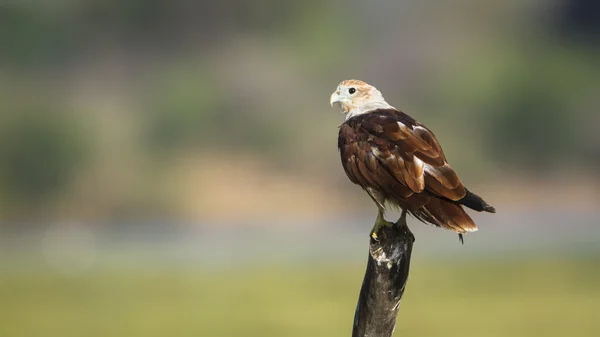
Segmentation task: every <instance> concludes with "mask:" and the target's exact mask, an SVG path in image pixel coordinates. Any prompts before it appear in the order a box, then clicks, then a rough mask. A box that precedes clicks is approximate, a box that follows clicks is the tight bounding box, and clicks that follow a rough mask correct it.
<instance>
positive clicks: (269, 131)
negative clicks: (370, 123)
mask: <svg viewBox="0 0 600 337" xmlns="http://www.w3.org/2000/svg"><path fill="white" fill-rule="evenodd" d="M467 9H468V10H467ZM598 22H600V19H599V14H598V10H597V5H594V4H593V2H590V1H583V0H562V1H556V2H539V1H522V2H509V3H493V2H489V3H486V4H479V3H476V2H474V1H470V0H462V1H458V2H455V3H453V4H452V5H449V4H446V3H444V2H437V1H430V2H427V1H426V2H419V3H418V4H415V3H412V4H411V3H409V2H396V1H379V2H377V3H375V4H367V3H361V2H357V1H354V2H351V3H346V2H343V1H321V0H311V1H304V2H285V1H283V2H282V1H275V0H261V1H235V0H227V1H219V2H218V1H209V2H205V1H203V2H189V1H169V2H167V1H158V0H152V1H142V0H135V1H100V0H88V1H47V2H43V3H37V2H33V1H22V2H17V1H11V2H9V3H7V4H4V5H0V45H1V46H2V48H1V49H0V88H2V91H3V96H2V97H3V98H2V102H0V108H1V109H2V111H1V114H0V125H1V126H2V130H3V131H2V137H1V139H2V144H1V146H0V148H1V149H2V151H1V154H0V155H1V156H2V163H1V164H0V167H1V168H2V170H1V172H0V174H1V179H2V185H3V188H2V190H1V191H0V199H1V200H4V201H5V203H4V208H5V211H4V212H3V215H2V216H3V217H6V216H8V215H10V217H16V218H21V217H25V216H27V217H35V216H36V212H28V211H27V207H28V206H29V205H30V203H31V202H35V203H40V206H42V208H44V207H43V206H44V204H45V203H48V202H50V201H52V200H54V201H57V200H62V202H56V203H54V204H52V205H50V204H48V205H46V206H47V208H48V209H54V208H56V210H57V211H58V212H57V213H61V212H60V209H59V208H60V207H64V205H65V204H69V207H68V208H69V213H72V216H74V217H77V216H78V214H77V213H78V211H77V210H78V209H84V208H88V209H89V208H94V207H96V208H97V211H96V212H94V214H96V215H95V216H98V215H99V214H103V215H104V216H105V217H107V218H112V217H115V216H117V217H118V216H119V214H122V212H124V213H127V214H131V215H132V216H136V214H137V213H138V212H141V213H145V212H146V211H150V210H149V209H147V208H145V206H143V205H147V200H145V198H147V197H148V198H150V199H151V200H154V201H153V202H151V204H152V205H154V206H153V207H152V211H156V212H158V213H164V214H171V215H173V214H177V213H178V212H179V211H180V210H179V209H178V208H177V206H176V205H177V204H181V200H182V199H184V198H190V196H184V195H182V193H181V191H178V190H177V186H186V185H189V184H190V182H181V181H178V180H180V179H182V178H180V177H181V174H179V173H178V172H179V171H178V170H180V167H178V166H177V164H175V163H179V162H181V161H182V160H183V161H186V160H187V159H189V158H192V159H193V158H195V157H201V158H203V159H202V160H200V161H199V163H200V164H199V165H204V164H207V163H210V162H211V160H212V158H214V157H210V156H206V154H207V153H209V154H212V155H217V156H218V157H219V158H220V159H219V160H223V161H226V162H228V163H230V164H231V165H232V166H234V165H235V161H236V158H237V157H239V156H240V155H243V156H244V157H250V158H256V160H257V161H260V162H262V163H263V164H264V165H266V166H269V167H273V168H274V170H277V171H280V172H284V174H289V175H290V177H294V178H290V180H294V179H297V177H300V178H302V177H305V178H308V179H314V180H315V184H320V185H322V186H328V188H331V189H339V185H338V183H337V182H339V181H341V180H340V179H341V178H343V174H342V172H341V171H340V168H339V163H338V159H336V150H335V136H336V126H337V125H338V124H339V123H340V118H341V117H340V116H339V115H338V114H337V113H336V112H334V111H332V110H331V109H330V108H329V107H328V106H327V97H328V95H329V93H330V91H331V90H332V89H333V88H334V87H335V85H336V84H337V83H338V82H339V81H340V80H342V79H346V78H361V79H364V80H366V81H368V82H371V83H373V84H375V85H377V86H378V87H379V88H380V89H381V90H382V91H383V92H384V94H385V96H386V97H387V99H388V100H389V101H390V102H391V103H392V104H393V105H395V106H397V107H399V108H401V109H403V110H405V111H406V112H407V113H409V114H411V115H412V116H414V117H416V118H417V119H418V120H420V121H422V122H424V123H425V124H426V125H428V126H430V128H432V129H433V130H434V132H435V133H436V134H437V135H438V138H440V140H441V142H442V144H444V148H445V150H446V152H447V154H448V157H449V158H450V161H451V163H452V164H453V165H454V166H455V167H456V168H457V169H458V170H459V172H461V173H462V174H464V175H467V176H469V177H472V179H474V180H477V179H480V180H486V181H489V180H490V177H493V176H495V174H496V173H502V174H501V175H503V176H506V175H515V176H521V175H528V174H530V173H534V172H535V174H536V175H540V174H549V175H559V176H561V175H562V176H570V170H572V169H577V170H578V171H581V172H588V173H587V174H592V175H593V174H594V172H597V170H598V169H599V166H598V165H599V163H600V150H599V149H600V138H599V137H598V136H597V132H595V129H594V127H592V126H593V125H596V124H597V123H598V109H597V106H598V103H599V101H598V95H597V88H598V86H599V85H600V82H599V81H598V78H600V73H599V71H598V68H597V59H598V54H599V52H600V51H599V49H598V45H599V42H600V40H599V39H600V37H599V36H600V35H598V34H597V31H598V28H597V27H598V24H597V23H598ZM594 32H596V33H594ZM40 93H43V94H44V96H48V97H52V99H51V100H48V99H41V98H39V97H40ZM32 102H35V103H36V104H35V107H34V108H33V109H34V110H36V111H37V112H36V113H35V114H31V113H28V112H24V111H27V110H29V109H30V106H31V105H32ZM55 110H57V111H69V113H68V114H66V113H55V112H54V111H55ZM82 130H85V131H82ZM41 162H43V163H44V167H43V168H42V167H41V166H40V165H39V163H41ZM540 166H543V167H544V170H543V172H540V169H539V168H540ZM82 171H83V172H82ZM177 174H179V177H177V176H176V175H177ZM340 177H341V178H340ZM332 178H335V179H332ZM115 182H126V183H125V184H122V183H119V186H120V188H115V189H111V190H110V191H107V192H106V193H104V194H103V193H98V192H97V191H95V190H94V189H97V188H98V186H108V185H110V184H113V183H115ZM76 184H79V185H77V186H75V185H76ZM81 186H84V187H85V186H87V187H85V188H87V190H83V191H81V190H78V188H80V187H81ZM139 186H144V192H140V191H139V190H136V191H131V190H130V188H136V189H138V188H139ZM342 186H347V184H344V185H342ZM223 188H224V189H235V188H236V186H228V185H227V183H226V182H223ZM197 190H198V198H203V197H204V196H208V195H209V191H208V190H206V191H205V192H203V189H202V188H199V189H197ZM74 191H77V193H75V192H74ZM73 193H75V194H73ZM78 193H80V194H78ZM203 193H204V194H203ZM289 193H293V192H292V191H290V192H289ZM82 195H86V197H82ZM99 198H100V199H102V200H103V201H102V202H100V201H99V200H98V199H99ZM140 198H141V199H140ZM142 199H143V200H142ZM83 200H89V201H87V202H89V203H90V204H88V205H84V204H78V203H83V202H84V201H83ZM165 200H170V202H166V201H165ZM102 205H113V206H111V207H108V206H102ZM117 205H119V206H117ZM116 209H119V210H118V211H117V210H116ZM138 215H140V216H143V215H144V214H138Z"/></svg>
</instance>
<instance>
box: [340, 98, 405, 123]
mask: <svg viewBox="0 0 600 337" xmlns="http://www.w3.org/2000/svg"><path fill="white" fill-rule="evenodd" d="M377 109H394V107H393V106H391V105H389V104H388V102H386V101H385V100H381V101H371V102H368V103H364V104H361V105H359V106H355V107H353V108H352V109H350V111H348V113H347V114H346V120H348V119H350V118H352V117H354V116H358V115H362V114H366V113H369V112H372V111H375V110H377Z"/></svg>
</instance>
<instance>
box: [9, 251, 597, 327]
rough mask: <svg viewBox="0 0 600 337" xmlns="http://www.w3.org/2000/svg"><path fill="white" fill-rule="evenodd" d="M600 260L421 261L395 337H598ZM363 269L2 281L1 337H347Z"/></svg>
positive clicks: (42, 275) (99, 274)
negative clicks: (536, 336)
mask: <svg viewBox="0 0 600 337" xmlns="http://www.w3.org/2000/svg"><path fill="white" fill-rule="evenodd" d="M598 262H599V261H598V260H576V259H572V260H568V259H556V258H555V257H549V258H547V259H543V260H540V259H534V258H530V259H528V260H511V261H507V260H490V261H453V262H451V263H450V262H449V261H447V262H428V261H418V263H413V269H412V271H411V276H410V279H409V284H408V288H407V292H406V294H405V296H404V299H403V301H402V304H401V308H400V315H399V319H398V325H397V328H396V335H397V336H454V335H457V336H458V335H461V336H481V337H484V336H512V337H518V336H535V335H544V336H597V332H598V331H600V320H598V314H597V308H598V304H599V301H600V270H599V269H598V268H597V266H598ZM363 268H364V266H363V265H349V264H346V265H334V264H323V265H319V266H316V267H315V266H312V267H311V266H303V267H302V266H299V267H280V266H271V267H264V266H263V267H256V268H253V267H245V268H242V269H237V270H236V269H234V268H226V269H211V270H210V271H209V270H193V269H177V268H173V269H168V268H167V269H161V270H148V269H146V270H145V271H142V270H136V269H130V270H122V269H103V270H96V271H93V272H90V273H89V274H86V275H85V276H77V277H74V276H71V277H66V276H60V275H58V274H56V273H54V272H51V271H46V272H44V271H41V270H39V269H38V270H37V271H35V272H34V273H24V272H17V273H12V274H4V275H1V276H0V299H1V302H2V305H1V306H0V317H1V318H0V336H4V337H12V336H15V337H16V336H61V337H70V336H127V337H137V336H144V337H151V336H207V337H208V336H261V337H270V336H298V337H299V336H314V337H319V336H328V337H332V336H349V335H350V329H351V326H352V319H353V315H354V307H355V303H356V300H357V296H358V291H359V288H360V284H361V281H362V276H363Z"/></svg>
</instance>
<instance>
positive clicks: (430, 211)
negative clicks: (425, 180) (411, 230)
mask: <svg viewBox="0 0 600 337" xmlns="http://www.w3.org/2000/svg"><path fill="white" fill-rule="evenodd" d="M421 210H422V218H423V219H422V220H425V221H427V222H431V223H433V224H434V225H437V226H440V227H443V228H446V229H450V230H453V231H455V232H457V233H466V232H474V231H476V230H477V225H476V224H475V222H474V221H473V219H471V217H470V216H469V215H468V214H467V212H465V210H464V209H463V208H462V206H461V205H458V204H456V203H453V202H451V201H446V200H443V199H439V198H431V199H430V200H429V202H428V203H427V204H426V205H425V206H423V208H422V209H421Z"/></svg>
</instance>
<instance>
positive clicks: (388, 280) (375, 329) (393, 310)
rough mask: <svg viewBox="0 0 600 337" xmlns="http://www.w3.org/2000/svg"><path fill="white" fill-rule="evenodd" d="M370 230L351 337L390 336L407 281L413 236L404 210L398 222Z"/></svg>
mask: <svg viewBox="0 0 600 337" xmlns="http://www.w3.org/2000/svg"><path fill="white" fill-rule="evenodd" d="M373 233H374V234H375V235H371V238H370V243H369V261H368V263H367V271H366V273H365V278H364V280H363V284H362V287H361V289H360V296H359V298H358V304H357V306H356V313H355V314H354V327H353V329H352V337H388V336H392V334H393V333H394V328H395V326H396V317H397V315H398V309H399V308H400V300H401V299H402V294H403V293H404V289H405V287H406V282H407V280H408V272H409V269H410V256H411V252H412V247H413V242H414V241H415V237H414V236H413V234H412V233H411V231H410V230H409V229H408V226H407V225H406V213H404V212H403V213H402V216H401V217H400V219H399V220H398V222H396V223H390V222H388V223H387V225H386V226H380V227H379V228H377V229H375V231H374V232H373Z"/></svg>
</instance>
